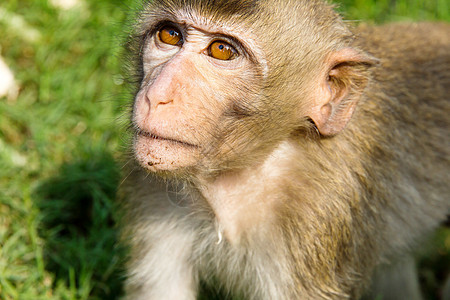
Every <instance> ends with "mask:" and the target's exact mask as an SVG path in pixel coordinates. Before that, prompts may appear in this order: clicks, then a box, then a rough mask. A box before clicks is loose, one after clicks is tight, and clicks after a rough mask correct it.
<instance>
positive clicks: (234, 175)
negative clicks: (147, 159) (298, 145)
mask: <svg viewBox="0 0 450 300" xmlns="http://www.w3.org/2000/svg"><path fill="white" fill-rule="evenodd" d="M295 153H296V150H295V148H294V147H293V145H291V144H290V143H289V142H283V143H281V144H280V145H279V146H278V147H277V148H276V149H275V150H274V151H273V152H272V153H271V154H270V155H269V156H268V157H267V158H266V160H265V161H264V162H263V163H262V164H259V165H255V166H253V167H251V168H247V169H245V170H239V171H234V172H229V173H227V174H224V175H221V176H219V177H216V178H215V179H213V180H205V181H203V182H202V184H201V186H202V189H201V193H202V194H203V196H204V197H205V199H206V201H207V202H208V204H209V205H210V207H211V209H212V210H213V212H214V214H215V217H216V221H217V222H218V226H219V228H220V230H221V231H222V233H223V235H224V237H225V238H226V239H227V240H228V241H229V242H230V243H231V244H239V243H240V242H241V239H242V238H243V237H244V236H247V237H249V235H250V236H251V235H252V234H254V233H255V234H256V233H258V234H264V232H266V231H265V230H264V228H269V227H270V224H272V223H273V222H275V221H276V220H275V217H276V213H275V212H276V206H277V205H279V204H281V202H282V201H283V196H282V195H281V193H280V191H281V190H282V189H280V185H282V184H283V183H282V181H283V178H284V177H285V176H286V173H288V172H289V169H290V167H291V165H290V163H289V162H290V159H291V158H292V156H293V155H295Z"/></svg>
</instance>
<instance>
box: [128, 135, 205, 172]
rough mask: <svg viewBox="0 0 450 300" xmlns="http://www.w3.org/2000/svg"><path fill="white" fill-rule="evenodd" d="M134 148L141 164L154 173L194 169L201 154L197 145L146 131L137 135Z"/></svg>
mask: <svg viewBox="0 0 450 300" xmlns="http://www.w3.org/2000/svg"><path fill="white" fill-rule="evenodd" d="M134 148H135V154H136V159H137V161H138V162H139V164H140V165H141V166H142V167H143V168H145V169H147V170H149V171H152V172H157V171H176V170H180V169H184V168H187V167H192V166H194V165H195V164H196V163H197V162H198V157H199V154H200V148H199V147H198V146H196V145H193V144H190V143H187V142H183V141H178V140H175V139H171V138H165V137H162V136H158V135H154V134H150V133H148V132H144V131H140V132H138V133H137V134H136V136H135V140H134Z"/></svg>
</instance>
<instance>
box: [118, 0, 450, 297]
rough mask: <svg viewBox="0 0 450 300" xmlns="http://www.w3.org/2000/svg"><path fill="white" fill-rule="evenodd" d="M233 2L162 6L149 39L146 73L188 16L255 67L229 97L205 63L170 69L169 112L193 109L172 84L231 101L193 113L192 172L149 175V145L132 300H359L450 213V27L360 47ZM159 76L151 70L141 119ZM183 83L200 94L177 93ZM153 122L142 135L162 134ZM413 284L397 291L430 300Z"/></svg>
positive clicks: (141, 149) (136, 177)
mask: <svg viewBox="0 0 450 300" xmlns="http://www.w3.org/2000/svg"><path fill="white" fill-rule="evenodd" d="M232 2H233V3H232V4H231V5H230V4H229V1H228V2H227V1H176V0H173V1H169V0H167V1H165V0H160V1H152V3H153V4H146V5H145V9H144V11H143V13H142V16H141V18H140V22H139V24H138V25H137V28H138V29H137V34H136V38H135V40H134V41H133V42H132V43H131V44H132V45H134V49H135V51H138V54H139V57H140V59H139V62H140V63H142V61H144V63H146V59H147V60H148V57H149V56H148V55H149V54H148V50H147V52H145V50H142V49H145V45H146V43H148V40H147V39H146V38H147V36H148V30H149V29H151V28H152V26H153V27H154V26H155V25H156V24H158V22H159V21H161V20H166V19H169V20H177V18H180V16H182V17H183V18H186V19H187V21H182V22H194V23H195V22H197V23H195V24H199V26H206V27H208V26H209V25H210V24H213V25H211V26H216V25H214V24H220V26H223V28H231V29H232V33H230V34H234V35H235V38H237V39H243V40H245V42H248V43H249V44H250V45H251V47H252V48H251V49H250V50H251V51H252V52H253V53H252V55H250V57H249V58H248V60H247V62H245V63H246V64H247V65H248V68H247V69H246V70H244V71H239V72H236V74H235V73H233V70H231V71H228V70H225V71H221V72H222V73H221V74H224V75H223V76H224V77H225V78H229V79H228V80H227V81H223V82H222V81H221V80H222V77H220V76H217V77H214V76H215V73H214V72H215V71H214V70H212V71H210V70H209V69H206V68H205V66H209V65H208V64H203V62H200V61H199V60H197V59H195V60H194V59H193V62H194V64H190V65H192V70H191V69H189V68H188V67H184V65H182V64H181V63H182V62H183V61H181V60H180V64H179V65H178V67H177V65H175V66H171V65H170V62H165V63H164V64H161V65H163V66H164V65H166V66H169V67H167V68H168V69H167V70H168V71H167V70H166V71H167V72H169V73H170V72H172V73H170V74H175V75H173V77H171V78H172V81H170V82H169V83H167V82H166V83H164V82H163V83H161V84H168V85H164V87H165V88H164V90H163V92H165V91H166V90H167V93H165V94H164V95H169V96H168V97H171V98H170V99H172V100H173V99H175V98H176V97H185V96H184V95H181V96H180V95H177V94H176V93H175V94H173V93H172V92H171V91H172V90H171V86H170V84H172V85H174V84H180V86H183V84H184V85H186V88H187V89H188V91H189V92H192V93H195V92H196V91H197V90H198V89H199V88H198V87H197V86H196V85H195V84H194V83H195V81H193V82H194V83H191V81H189V80H191V78H193V79H192V80H194V79H196V78H203V79H202V80H205V81H206V82H207V83H208V84H209V85H210V87H211V89H212V90H214V92H215V93H216V94H214V95H217V97H219V96H221V95H226V96H227V97H228V98H229V99H228V98H226V97H225V99H226V100H225V101H223V102H220V103H219V102H217V103H215V102H214V97H212V98H211V97H209V98H208V99H209V100H208V101H207V102H204V103H203V102H202V103H201V105H200V104H198V103H197V102H193V103H194V104H193V106H189V109H187V110H186V113H185V114H183V118H187V119H189V120H190V121H189V122H190V123H187V121H186V119H180V120H178V121H173V122H175V123H174V124H176V128H177V131H176V132H177V133H178V132H182V133H183V134H182V135H181V134H180V136H182V137H183V138H189V141H186V142H189V143H193V144H195V145H200V146H199V147H200V149H201V151H200V152H198V153H197V152H194V150H193V152H192V153H197V154H195V155H194V154H192V157H189V156H187V157H189V160H188V162H189V163H186V160H184V158H183V156H182V155H181V154H180V156H176V157H175V159H174V161H173V164H172V166H173V165H176V166H178V165H180V167H175V168H172V169H170V168H169V167H167V168H166V167H161V168H159V167H158V165H155V164H154V162H152V163H148V164H147V163H146V162H147V160H148V159H151V158H149V157H152V156H148V155H149V154H148V153H149V151H150V150H151V149H149V150H147V148H146V145H147V144H145V143H144V142H141V144H138V145H139V146H138V148H137V150H136V151H137V153H138V154H137V155H136V156H137V161H138V162H139V164H140V165H141V166H143V167H144V168H146V169H148V170H147V171H145V170H144V169H143V168H141V166H137V165H136V166H135V167H133V168H132V170H130V174H129V175H128V176H127V177H126V179H125V183H124V185H123V188H122V193H123V194H124V195H126V202H125V206H126V211H127V217H126V218H125V222H126V226H125V229H124V233H123V236H124V239H125V240H126V242H127V243H128V244H129V245H130V247H131V255H130V262H129V267H128V270H129V279H128V282H127V295H128V299H195V298H196V296H197V293H198V286H199V284H200V282H203V283H205V284H206V285H210V286H215V287H218V288H221V289H222V290H224V291H226V293H228V294H229V295H231V296H243V297H245V298H246V299H357V298H359V297H361V296H362V294H363V293H364V291H365V290H366V288H367V287H368V285H369V283H370V280H371V276H372V274H373V273H374V271H375V270H378V271H377V272H381V271H382V270H385V269H389V265H390V264H393V265H394V266H395V264H396V263H397V262H398V258H399V257H401V256H404V255H405V253H409V252H410V251H411V249H412V247H414V246H415V245H416V244H417V242H418V241H421V239H422V238H423V237H424V236H426V235H427V234H429V233H430V232H432V230H433V229H434V228H435V227H436V226H437V225H438V224H439V223H440V222H441V221H443V220H445V217H446V215H447V214H448V213H449V211H450V204H449V199H448V195H449V192H450V191H449V185H448V182H449V177H448V171H449V157H450V153H449V149H450V145H449V141H450V139H449V136H448V128H449V126H448V125H449V124H448V120H449V118H448V112H449V111H450V110H449V108H450V107H449V102H448V97H449V96H448V95H449V94H450V91H449V87H450V72H449V65H450V26H449V25H448V24H427V23H423V24H391V25H385V26H381V27H369V26H366V25H362V26H360V27H358V28H356V29H352V31H353V32H352V31H350V30H349V29H348V28H347V26H345V25H344V23H343V22H342V21H341V19H340V17H339V16H338V15H337V14H336V13H335V12H334V11H333V10H332V8H331V7H330V6H329V5H327V4H325V3H324V2H322V1H287V0H286V1H285V0H271V1H245V0H242V1H232ZM227 3H228V4H227ZM202 17H206V19H203V18H202ZM205 20H207V21H206V23H205ZM182 22H181V23H182ZM227 30H228V29H227ZM212 32H213V33H214V30H212ZM233 32H234V33H233ZM139 49H141V50H139ZM180 55H182V54H180ZM174 57H175V56H174ZM197 61H198V64H196V63H197ZM149 64H151V60H150V62H149ZM159 68H160V67H159V66H153V67H152V68H151V69H150V70H157V71H147V72H145V71H144V69H143V68H142V65H140V64H139V65H138V66H137V70H138V73H139V74H140V75H139V76H140V78H141V79H142V83H141V86H140V91H139V92H138V93H137V96H136V99H137V100H136V103H140V102H139V101H143V100H142V97H143V96H142V95H143V94H144V92H142V91H144V90H145V91H147V89H150V88H151V87H152V84H153V85H154V84H159V83H158V82H157V81H156V79H157V78H158V76H159V75H155V74H165V73H161V72H163V71H164V70H165V69H164V67H162V69H159ZM177 68H179V69H177ZM183 68H186V71H183V72H185V73H186V74H185V77H189V78H186V79H183V78H184V77H183V76H181V77H177V76H178V75H177V74H178V73H177V72H178V70H184V69H183ZM208 68H209V67H208ZM219 68H220V67H219ZM166 71H164V72H166ZM197 71H198V72H197ZM227 74H233V75H232V76H231V75H230V76H229V77H226V76H227ZM161 76H162V75H161ZM164 76H165V75H164ZM171 76H172V75H171ZM200 76H203V77H200ZM327 76H330V77H329V78H328V79H327ZM197 80H199V79H197ZM327 85H329V89H328V88H323V87H324V86H327ZM174 91H176V90H175V89H174ZM157 92H158V93H159V90H158V91H157ZM161 93H162V92H161ZM202 93H203V92H201V93H199V94H198V95H200V96H199V97H200V98H201V95H203V94H202ZM149 97H151V96H149ZM186 97H187V96H186ZM192 97H193V96H192ZM193 98H195V97H193ZM176 99H178V98H176ZM182 99H183V101H184V102H185V101H187V100H186V99H188V98H182ZM324 99H331V100H329V101H328V100H324ZM195 101H200V100H195ZM180 102H182V101H180ZM184 102H182V103H184ZM211 103H213V104H211ZM209 105H210V106H211V107H210V106H209ZM139 107H141V106H138V105H137V104H136V105H135V108H134V116H135V117H134V119H133V122H134V125H135V127H136V128H141V127H142V126H144V125H140V124H146V125H145V126H151V125H148V124H147V123H148V122H147V121H148V120H147V119H145V118H148V116H147V117H145V116H140V114H142V112H140V111H138V109H137V108H139ZM149 109H150V108H149ZM151 109H154V108H151ZM177 109H181V110H182V109H184V108H183V107H182V106H180V107H179V108H177ZM189 113H192V115H189ZM151 114H152V113H150V115H151ZM155 114H156V113H155ZM186 115H187V116H186ZM136 116H138V117H136ZM350 117H351V120H350ZM174 119H176V117H174ZM140 120H141V121H140ZM142 120H143V121H142ZM146 120H147V121H146ZM139 122H141V123H139ZM196 124H201V125H197V126H195V125H196ZM189 126H192V127H195V129H191V128H190V127H189ZM344 127H345V129H344ZM158 128H159V127H158ZM141 129H142V128H141ZM164 129H167V127H165V128H164ZM192 130H195V132H196V134H194V133H192V132H191V131H192ZM137 131H138V129H137ZM137 138H138V137H137ZM183 141H184V140H183ZM177 147H178V146H177ZM183 151H184V150H183ZM186 153H188V154H189V153H190V152H186ZM157 154H158V155H159V154H161V152H157ZM188 154H187V155H188ZM152 155H153V154H152ZM161 155H162V156H161V157H162V158H159V159H160V161H163V160H164V155H165V154H164V153H163V154H161ZM193 157H194V158H193ZM191 160H194V161H195V162H194V163H191ZM149 162H150V161H149ZM158 162H159V161H158ZM158 168H159V169H158ZM148 171H150V174H149V173H148ZM400 264H401V261H400ZM397 269H398V268H397ZM405 269H407V268H405ZM409 269H411V270H413V268H409ZM409 269H408V270H409ZM387 272H389V271H387ZM400 273H401V272H397V271H396V273H392V274H395V276H393V277H395V278H397V277H399V278H400V279H401V280H399V282H402V286H399V287H398V288H400V289H406V286H408V284H411V286H412V287H411V289H410V290H411V292H410V294H411V295H413V294H414V295H415V296H414V297H418V295H417V287H416V286H415V283H414V280H415V279H414V278H413V277H411V276H410V274H407V275H405V276H404V277H402V275H401V274H400ZM382 277H383V276H382V275H381V276H380V278H382ZM410 278H412V279H410ZM402 280H407V281H408V284H405V283H404V281H402ZM390 284H392V285H394V284H395V283H392V282H391V283H390ZM381 285H382V284H378V285H377V284H376V283H373V284H372V286H373V289H372V295H376V294H377V293H383V291H382V289H383V287H381V288H380V286H381ZM384 286H386V285H385V284H384ZM384 288H386V287H384ZM388 288H389V289H392V286H389V287H388ZM380 290H381V291H380ZM391 294H392V295H394V294H395V293H391ZM386 295H387V294H386ZM404 295H408V291H406V290H405V291H404ZM393 297H394V296H393Z"/></svg>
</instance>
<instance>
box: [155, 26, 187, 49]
mask: <svg viewBox="0 0 450 300" xmlns="http://www.w3.org/2000/svg"><path fill="white" fill-rule="evenodd" d="M158 36H159V39H160V40H161V42H163V43H165V44H169V45H174V46H175V45H180V44H181V42H182V39H181V38H182V35H181V32H180V31H179V30H178V29H176V28H175V27H172V26H164V27H163V28H161V29H160V30H159V33H158Z"/></svg>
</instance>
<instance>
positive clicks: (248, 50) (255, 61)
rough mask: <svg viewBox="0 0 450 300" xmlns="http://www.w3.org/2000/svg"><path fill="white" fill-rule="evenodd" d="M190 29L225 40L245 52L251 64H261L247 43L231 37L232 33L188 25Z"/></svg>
mask: <svg viewBox="0 0 450 300" xmlns="http://www.w3.org/2000/svg"><path fill="white" fill-rule="evenodd" d="M189 28H193V29H195V30H198V31H200V32H202V33H204V34H205V35H208V36H210V37H213V38H216V39H220V38H222V39H224V40H228V41H230V42H231V43H232V44H234V45H235V46H236V47H237V48H239V49H240V50H241V52H244V55H245V56H246V57H247V58H248V59H249V60H250V62H251V63H252V64H256V65H259V64H260V62H259V60H258V57H257V56H256V54H255V53H254V52H253V51H252V50H251V48H250V47H249V46H247V45H246V44H245V42H242V41H241V40H240V39H238V38H236V37H235V36H233V35H231V34H230V33H228V32H224V31H221V30H208V29H204V28H201V27H199V26H195V25H192V24H191V25H187V29H189Z"/></svg>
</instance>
